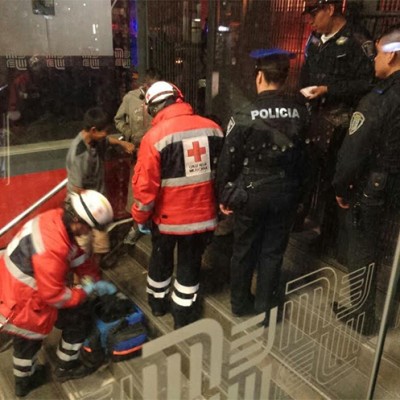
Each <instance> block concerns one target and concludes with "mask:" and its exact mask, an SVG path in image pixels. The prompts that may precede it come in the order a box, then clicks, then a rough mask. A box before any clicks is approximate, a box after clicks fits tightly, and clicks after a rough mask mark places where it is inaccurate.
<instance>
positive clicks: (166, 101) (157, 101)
mask: <svg viewBox="0 0 400 400" xmlns="http://www.w3.org/2000/svg"><path fill="white" fill-rule="evenodd" d="M177 101H183V94H182V92H181V91H180V90H179V89H178V88H177V87H176V86H175V85H173V84H172V83H169V82H165V81H158V82H155V83H153V84H152V85H151V86H150V87H149V89H148V90H147V92H146V96H145V102H146V106H147V111H148V113H149V114H150V115H151V116H152V117H155V116H156V115H157V113H158V112H159V111H161V110H162V109H164V108H165V107H168V106H170V105H171V104H174V103H176V102H177Z"/></svg>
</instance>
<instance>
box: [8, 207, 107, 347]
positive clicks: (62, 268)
mask: <svg viewBox="0 0 400 400" xmlns="http://www.w3.org/2000/svg"><path fill="white" fill-rule="evenodd" d="M62 216H63V210H62V209H55V210H50V211H47V212H45V213H43V214H40V215H38V216H37V217H35V218H34V219H32V220H30V221H28V222H27V223H26V224H25V225H24V226H23V227H22V229H21V230H20V231H19V233H18V234H17V235H16V236H15V237H14V238H13V240H12V241H11V242H10V244H9V245H8V246H7V248H6V250H5V251H4V252H2V253H1V254H0V276H1V280H0V323H5V322H6V320H7V319H9V321H8V323H7V324H5V326H4V330H5V331H7V332H10V333H14V334H18V335H20V336H23V337H27V338H29V339H41V338H43V337H45V336H46V335H47V334H48V333H49V332H50V331H51V330H52V328H53V326H54V323H55V321H56V319H57V310H58V309H59V308H67V307H74V306H77V305H78V304H80V303H81V302H82V301H83V300H84V299H85V298H86V293H85V292H84V290H83V289H81V288H72V289H71V288H69V287H68V286H67V277H68V273H69V272H70V271H71V268H74V271H75V272H76V273H77V274H78V275H79V276H83V275H89V276H91V277H93V278H94V279H95V280H97V279H99V277H100V276H99V272H98V269H97V267H95V266H94V265H93V264H92V263H91V262H90V261H89V259H88V257H86V255H85V254H84V253H83V250H81V249H80V248H79V247H78V245H77V244H74V243H71V240H70V238H69V236H68V233H67V231H66V228H65V225H64V223H63V221H62Z"/></svg>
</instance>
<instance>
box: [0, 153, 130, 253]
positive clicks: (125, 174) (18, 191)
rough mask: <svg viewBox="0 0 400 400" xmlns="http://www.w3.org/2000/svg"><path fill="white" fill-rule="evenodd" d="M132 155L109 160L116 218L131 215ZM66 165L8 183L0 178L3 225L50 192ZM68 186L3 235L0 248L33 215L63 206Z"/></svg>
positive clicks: (108, 175) (0, 223)
mask: <svg viewBox="0 0 400 400" xmlns="http://www.w3.org/2000/svg"><path fill="white" fill-rule="evenodd" d="M130 169H131V159H130V158H129V157H120V158H115V159H112V160H109V161H107V162H106V186H107V193H109V194H110V195H109V200H110V203H111V205H112V207H113V210H114V218H115V219H116V220H118V219H122V218H126V217H129V216H130V215H129V214H128V213H127V212H126V211H125V205H126V196H127V192H128V184H130V182H129V174H130ZM66 176H67V174H66V171H65V169H57V170H53V171H45V172H34V173H31V174H24V175H18V176H13V177H11V178H10V182H9V183H8V180H7V179H4V178H0V228H3V227H4V226H5V225H7V224H8V223H9V222H10V221H12V220H13V219H14V218H15V217H17V216H18V215H19V214H21V213H22V212H23V211H24V210H26V209H27V208H28V207H30V206H31V205H32V204H34V203H35V202H36V201H38V200H39V199H40V198H41V197H43V196H44V195H45V194H47V193H48V192H49V191H50V190H51V189H53V188H54V187H55V186H57V185H58V184H59V183H60V182H61V181H63V180H64V179H65V178H66ZM65 195H66V189H65V188H64V189H62V190H61V191H60V192H58V193H57V194H56V195H55V196H54V197H53V198H51V199H50V200H48V201H47V202H46V203H45V204H43V205H42V206H40V207H39V208H38V209H37V210H35V211H33V212H32V213H31V214H29V215H28V216H27V217H25V219H23V220H22V221H21V222H20V223H18V224H17V225H16V226H15V227H14V228H13V229H11V230H10V231H9V232H8V233H6V234H5V235H3V236H1V237H0V249H1V248H4V247H5V246H7V244H8V242H9V241H10V240H11V239H12V237H13V236H14V235H15V234H16V233H17V232H18V230H19V229H20V228H21V226H22V225H23V224H24V223H25V222H26V221H28V220H29V219H31V218H32V217H33V216H35V215H37V214H40V213H41V212H43V211H46V210H49V209H51V208H55V207H60V206H62V204H63V201H64V199H65Z"/></svg>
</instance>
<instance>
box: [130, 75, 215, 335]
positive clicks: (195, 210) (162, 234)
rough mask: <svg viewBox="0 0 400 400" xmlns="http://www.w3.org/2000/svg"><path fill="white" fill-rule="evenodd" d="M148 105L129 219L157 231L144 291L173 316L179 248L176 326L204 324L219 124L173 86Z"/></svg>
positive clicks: (155, 307) (159, 90) (162, 86)
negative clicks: (204, 265) (202, 294)
mask: <svg viewBox="0 0 400 400" xmlns="http://www.w3.org/2000/svg"><path fill="white" fill-rule="evenodd" d="M145 101H146V105H147V107H148V112H149V114H150V115H151V116H152V117H153V121H152V128H151V129H150V130H149V131H148V132H147V133H146V134H145V135H144V137H143V139H142V142H141V145H140V150H139V154H138V161H137V164H136V166H135V173H134V176H133V180H132V185H133V192H134V193H135V201H134V204H133V206H132V216H133V219H134V220H135V221H136V222H137V223H138V224H139V229H141V230H142V231H144V232H146V229H147V230H148V232H149V233H150V230H149V228H150V229H151V233H152V244H153V249H152V254H151V258H150V265H149V274H148V278H147V292H148V299H149V304H150V306H151V309H152V312H153V314H154V315H156V316H162V315H164V314H165V313H166V312H167V310H168V293H169V290H170V285H171V278H172V272H173V254H174V247H175V245H177V247H178V262H177V271H176V280H175V282H174V290H173V293H172V308H171V311H172V315H173V317H174V322H175V328H179V327H181V326H184V325H187V324H189V323H191V322H193V321H195V320H197V319H198V318H199V301H196V299H197V294H198V291H199V274H200V266H201V257H202V254H203V252H204V250H205V247H206V245H207V243H208V241H209V239H210V236H211V232H212V231H214V229H215V227H216V223H217V220H216V205H215V197H214V190H213V185H214V182H213V170H214V167H215V166H216V163H217V153H218V148H219V146H221V144H222V137H223V133H222V131H221V129H220V128H219V126H218V125H217V124H216V123H215V122H213V121H211V120H209V119H207V118H203V117H200V116H198V115H194V113H193V109H192V107H191V106H190V104H188V103H186V102H185V101H184V99H183V95H182V93H181V92H180V90H179V89H178V88H176V87H175V86H174V85H172V84H170V83H168V82H164V81H159V82H156V83H154V84H153V85H152V86H151V87H150V88H149V89H148V91H147V93H146V98H145ZM150 221H152V223H151V224H150ZM150 225H151V226H150Z"/></svg>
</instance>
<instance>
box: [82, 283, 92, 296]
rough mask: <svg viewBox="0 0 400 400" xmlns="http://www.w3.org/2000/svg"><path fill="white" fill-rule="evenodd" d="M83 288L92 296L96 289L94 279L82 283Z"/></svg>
mask: <svg viewBox="0 0 400 400" xmlns="http://www.w3.org/2000/svg"><path fill="white" fill-rule="evenodd" d="M82 289H83V290H84V291H85V292H86V294H87V295H88V296H90V295H91V294H92V293H93V292H94V290H95V284H94V282H92V281H88V282H87V283H85V284H83V285H82Z"/></svg>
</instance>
